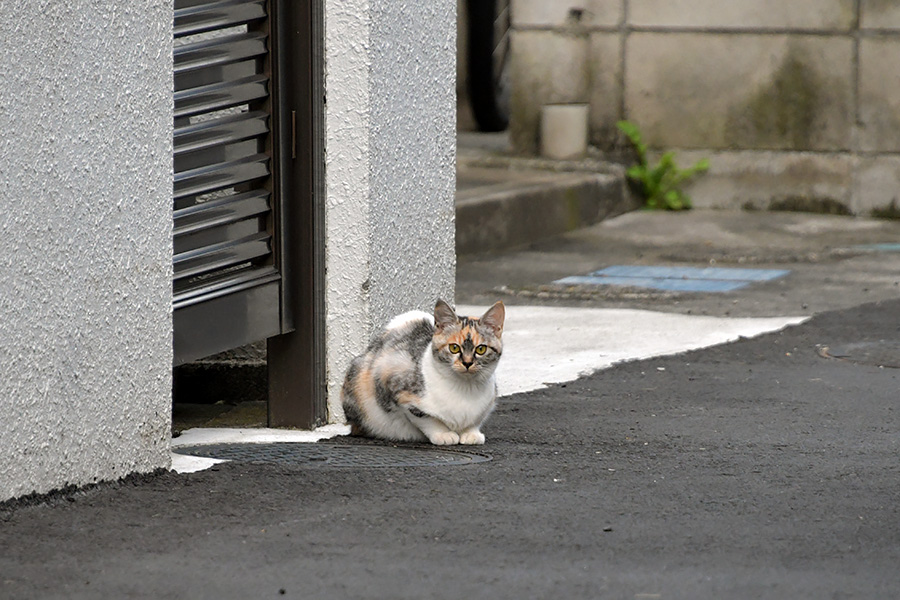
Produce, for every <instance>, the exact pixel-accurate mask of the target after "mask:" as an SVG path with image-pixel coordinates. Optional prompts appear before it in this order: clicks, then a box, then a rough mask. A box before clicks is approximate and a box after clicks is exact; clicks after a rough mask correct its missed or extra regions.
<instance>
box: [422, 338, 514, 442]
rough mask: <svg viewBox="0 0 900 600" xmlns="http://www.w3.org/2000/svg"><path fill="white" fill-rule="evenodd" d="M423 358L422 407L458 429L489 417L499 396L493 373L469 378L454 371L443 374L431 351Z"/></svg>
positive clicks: (453, 428) (463, 428) (454, 428)
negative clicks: (436, 365)
mask: <svg viewBox="0 0 900 600" xmlns="http://www.w3.org/2000/svg"><path fill="white" fill-rule="evenodd" d="M429 354H430V350H429ZM422 362H423V365H422V366H423V375H424V378H425V393H424V394H423V396H422V400H421V405H420V408H421V409H422V410H423V411H424V412H425V413H427V414H429V415H431V416H433V417H436V418H438V419H440V420H441V421H443V422H444V424H445V425H447V426H448V427H449V428H450V429H452V430H454V431H462V430H465V429H468V428H470V427H473V426H477V425H479V424H481V423H482V422H483V421H484V420H485V419H486V418H487V416H488V414H490V412H491V410H492V409H493V407H494V400H495V399H496V396H497V393H496V390H497V384H496V380H495V379H494V375H493V374H491V375H490V377H486V378H478V379H474V378H473V379H471V380H467V379H465V378H463V377H460V376H458V375H454V374H450V375H449V376H448V375H444V374H442V373H441V372H440V371H439V370H438V369H436V368H435V365H434V364H433V362H432V360H431V356H430V355H427V356H426V357H425V358H424V360H423V361H422Z"/></svg>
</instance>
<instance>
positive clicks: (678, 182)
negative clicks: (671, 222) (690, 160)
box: [616, 121, 709, 210]
mask: <svg viewBox="0 0 900 600" xmlns="http://www.w3.org/2000/svg"><path fill="white" fill-rule="evenodd" d="M616 126H617V127H618V128H619V130H620V131H621V132H622V133H624V134H625V135H626V136H627V137H628V140H629V141H630V142H631V144H632V145H633V146H634V149H635V150H636V151H637V155H638V163H637V164H636V165H632V166H631V167H629V168H628V170H627V171H626V172H625V174H626V175H627V176H628V178H629V179H631V180H632V181H633V182H634V183H635V184H636V185H637V186H638V187H639V188H640V191H641V193H642V194H643V196H644V205H645V206H646V207H647V208H649V209H654V210H687V209H689V208H691V198H690V196H688V195H687V193H686V192H685V191H684V190H683V189H682V187H683V185H684V184H685V182H686V181H687V180H688V179H690V178H691V177H694V176H695V175H698V174H700V173H703V172H705V171H707V170H708V169H709V159H706V158H704V159H702V160H699V161H697V162H696V163H695V164H694V165H693V166H691V167H688V168H687V169H679V168H678V165H677V164H675V153H674V152H671V151H670V152H666V153H664V154H663V155H662V156H661V157H660V159H659V162H658V163H657V164H656V165H650V164H649V163H648V162H647V144H645V143H644V140H643V136H642V135H641V131H640V129H638V126H637V125H635V124H634V123H632V122H631V121H619V122H618V123H616Z"/></svg>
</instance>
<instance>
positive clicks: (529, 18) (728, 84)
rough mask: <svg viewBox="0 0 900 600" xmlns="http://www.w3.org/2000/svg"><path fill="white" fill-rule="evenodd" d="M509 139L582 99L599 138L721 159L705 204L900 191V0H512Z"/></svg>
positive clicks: (879, 205) (518, 143) (870, 207)
mask: <svg viewBox="0 0 900 600" xmlns="http://www.w3.org/2000/svg"><path fill="white" fill-rule="evenodd" d="M512 10H513V13H512V14H513V33H512V51H513V58H512V60H513V64H512V69H513V102H512V122H511V139H512V143H513V147H514V149H515V150H516V151H519V152H522V153H533V152H535V151H536V150H537V148H538V141H539V140H538V138H537V136H538V132H539V123H538V121H539V115H540V106H541V105H542V104H546V103H551V102H588V103H590V106H591V117H590V124H591V141H592V143H593V144H594V145H596V146H598V147H600V148H601V149H603V150H611V149H613V148H616V147H617V146H621V144H622V143H623V141H622V138H621V136H620V135H618V133H617V132H616V129H615V122H616V121H617V120H619V119H622V118H627V119H629V120H631V121H633V122H635V123H637V124H638V125H639V126H640V127H641V129H642V131H643V132H644V135H645V138H646V140H647V141H648V143H649V144H650V145H651V147H653V148H655V149H656V150H658V151H663V150H670V149H675V150H682V151H684V152H681V153H680V154H679V156H680V157H681V161H680V162H682V163H684V164H687V163H689V162H690V161H691V160H692V159H694V158H697V157H700V156H708V157H710V158H711V159H712V165H713V166H712V169H711V171H710V173H709V174H708V175H706V176H704V177H703V178H702V179H700V180H698V181H697V182H696V183H695V184H694V186H693V189H692V191H693V196H694V199H695V204H697V205H699V206H716V207H739V206H747V207H755V208H767V207H769V206H771V205H790V204H791V203H792V202H795V203H804V202H805V203H812V204H822V205H829V206H834V207H836V208H835V209H836V210H841V211H847V212H851V213H854V214H869V213H871V212H873V211H877V210H883V209H886V208H890V206H891V205H892V203H894V205H896V204H897V203H898V200H897V196H898V195H900V192H896V191H895V188H896V187H898V186H897V184H898V182H900V156H898V153H900V4H897V3H895V2H885V1H883V0H743V1H741V2H721V1H720V0H581V1H578V0H563V1H556V2H544V1H543V0H513V8H512Z"/></svg>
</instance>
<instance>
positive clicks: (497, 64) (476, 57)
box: [466, 0, 510, 131]
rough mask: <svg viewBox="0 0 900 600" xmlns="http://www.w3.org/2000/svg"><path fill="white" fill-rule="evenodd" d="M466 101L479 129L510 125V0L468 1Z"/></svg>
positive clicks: (498, 129) (495, 128) (499, 128)
mask: <svg viewBox="0 0 900 600" xmlns="http://www.w3.org/2000/svg"><path fill="white" fill-rule="evenodd" d="M466 8H467V9H468V38H469V44H468V51H469V56H468V70H469V102H470V103H471V105H472V112H473V114H474V115H475V122H476V123H477V124H478V129H479V130H480V131H503V130H505V129H506V128H507V127H508V126H509V24H510V21H509V0H467V1H466Z"/></svg>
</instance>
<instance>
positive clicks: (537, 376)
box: [457, 306, 809, 396]
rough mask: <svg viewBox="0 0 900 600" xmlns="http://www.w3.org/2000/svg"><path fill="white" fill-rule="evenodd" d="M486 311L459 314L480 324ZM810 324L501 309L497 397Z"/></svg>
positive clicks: (561, 309)
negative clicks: (616, 366)
mask: <svg viewBox="0 0 900 600" xmlns="http://www.w3.org/2000/svg"><path fill="white" fill-rule="evenodd" d="M486 310H487V307H486V306H485V307H475V306H460V307H458V308H457V312H458V313H459V314H460V315H468V316H480V315H482V314H483V313H484V311H486ZM808 318H809V317H765V318H723V317H708V316H693V315H681V314H674V313H660V312H653V311H648V310H633V309H608V308H567V307H556V306H507V307H506V324H505V325H504V327H503V358H501V359H500V365H499V367H498V368H497V381H498V387H499V388H500V395H501V396H506V395H509V394H515V393H518V392H527V391H530V390H534V389H538V388H542V387H545V385H546V384H550V383H564V382H566V381H573V380H575V379H578V377H580V376H582V375H587V374H590V373H593V372H595V371H599V370H600V369H604V368H607V367H609V366H611V365H614V364H616V363H620V362H624V361H630V360H640V359H644V358H652V357H654V356H664V355H668V354H678V353H680V352H686V351H688V350H696V349H699V348H706V347H708V346H715V345H717V344H723V343H725V342H730V341H733V340H736V339H738V338H740V337H748V338H749V337H754V336H757V335H761V334H763V333H768V332H771V331H778V330H779V329H783V328H784V327H787V326H789V325H796V324H798V323H802V322H803V321H805V320H807V319H808Z"/></svg>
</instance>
